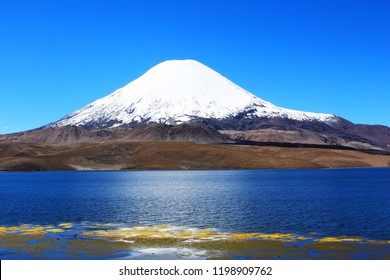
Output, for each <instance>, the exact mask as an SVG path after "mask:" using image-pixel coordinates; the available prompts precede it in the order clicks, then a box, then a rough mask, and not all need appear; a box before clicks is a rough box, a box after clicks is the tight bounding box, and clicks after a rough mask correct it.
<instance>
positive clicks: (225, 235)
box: [0, 222, 390, 259]
mask: <svg viewBox="0 0 390 280" xmlns="http://www.w3.org/2000/svg"><path fill="white" fill-rule="evenodd" d="M0 248H1V250H0V257H1V258H2V259H118V258H127V259H172V258H174V259H176V258H177V259H186V258H189V259H197V258H202V259H390V242H389V240H366V239H363V238H361V237H348V236H340V237H337V236H333V237H319V236H318V234H316V233H313V234H308V235H307V236H302V235H297V234H290V233H256V232H233V233H232V232H220V231H218V230H216V229H213V228H204V229H201V228H192V227H180V226H171V225H153V226H134V227H124V226H123V225H116V224H111V223H105V224H103V223H88V222H83V223H80V224H74V223H61V224H58V225H29V224H23V225H20V226H9V227H7V226H0Z"/></svg>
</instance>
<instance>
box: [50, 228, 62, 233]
mask: <svg viewBox="0 0 390 280" xmlns="http://www.w3.org/2000/svg"><path fill="white" fill-rule="evenodd" d="M46 231H47V232H53V233H55V232H65V230H63V229H61V228H48V229H46Z"/></svg>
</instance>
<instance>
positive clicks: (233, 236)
mask: <svg viewBox="0 0 390 280" xmlns="http://www.w3.org/2000/svg"><path fill="white" fill-rule="evenodd" d="M257 236H258V234H256V233H232V234H230V235H229V237H230V238H231V239H243V240H246V239H250V238H256V237H257Z"/></svg>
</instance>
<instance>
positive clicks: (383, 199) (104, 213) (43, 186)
mask: <svg viewBox="0 0 390 280" xmlns="http://www.w3.org/2000/svg"><path fill="white" fill-rule="evenodd" d="M0 225H1V228H0V234H1V232H3V233H2V234H8V235H7V238H8V239H7V238H5V239H4V238H3V239H4V240H7V242H8V243H10V244H11V243H12V244H13V243H15V244H18V242H22V241H23V240H24V241H23V242H27V243H28V242H30V243H28V244H29V245H36V244H37V243H36V242H41V241H36V240H37V238H36V236H40V238H41V239H42V238H43V236H45V238H48V237H52V238H53V240H54V241H53V242H54V243H55V242H57V243H58V242H60V241H61V240H63V239H64V238H65V239H66V238H68V237H73V238H74V237H76V236H78V237H80V236H83V238H84V241H85V240H87V238H91V237H98V238H100V239H101V238H102V237H104V238H108V239H110V238H111V241H113V240H125V241H126V242H127V243H133V242H135V241H134V240H132V239H131V238H130V237H138V238H144V239H145V238H150V237H151V236H154V238H165V239H166V238H171V237H174V238H175V240H176V241H177V239H178V238H179V239H180V238H182V239H183V238H184V239H183V240H182V241H185V242H187V243H191V242H192V241H193V242H198V241H199V240H200V241H202V240H203V241H210V240H233V239H234V240H237V239H240V240H251V241H253V240H257V241H258V240H267V239H268V240H279V241H280V240H281V241H286V240H287V241H294V242H296V243H295V244H299V242H302V241H304V240H309V241H310V242H312V241H315V240H316V241H321V240H322V242H326V241H332V240H333V241H334V240H336V239H337V238H338V240H342V241H343V240H344V241H347V242H348V241H361V240H371V241H373V240H375V242H379V243H381V244H388V240H390V169H388V168H387V169H386V168H382V169H380V168H378V169H335V170H253V171H118V172H42V173H7V172H5V173H0ZM26 232H27V235H28V232H30V235H29V236H30V237H31V236H33V237H32V238H27V239H26V237H25V236H24V237H23V238H25V239H22V240H18V239H17V238H16V235H18V234H19V235H23V234H26ZM9 234H11V235H9ZM31 234H32V235H31ZM34 234H35V237H34ZM240 234H241V235H240ZM10 236H11V237H10ZM54 237H55V238H54ZM127 237H129V238H127ZM15 238H16V239H15ZM332 238H333V239H332ZM144 239H142V242H144V243H145V240H144ZM160 240H161V239H160ZM176 241H175V242H176ZM4 242H5V241H3V244H1V246H2V247H7V244H4ZM45 242H46V241H45ZM73 242H74V241H73ZM148 242H150V241H148ZM310 242H307V243H310ZM54 243H53V244H54ZM168 243H169V242H168ZM15 244H14V247H15V246H16V245H15ZM53 244H52V243H51V245H53ZM175 244H176V243H175ZM55 245H56V246H55V247H56V248H57V247H58V246H57V245H59V246H60V245H62V247H64V246H65V245H66V244H61V243H59V244H55ZM155 246H157V245H156V244H154V245H153V248H154V247H155ZM241 246H242V245H241ZM262 246H264V244H263V245H262ZM386 246H387V245H386ZM49 247H50V246H49ZM65 247H66V246H65ZM81 247H82V246H81ZM149 247H150V246H149ZM142 248H143V250H146V249H148V246H146V245H145V246H143V247H142ZM159 248H160V249H161V247H159ZM175 248H177V244H176V245H175ZM8 249H9V248H8ZM8 249H7V248H5V249H4V248H3V249H2V251H1V249H0V256H1V255H3V258H9V256H10V255H9V254H10V251H7V250H8ZM182 249H183V248H182ZM42 250H43V249H42ZM381 250H383V248H382V249H381ZM385 250H388V246H387V247H385ZM17 251H18V250H16V251H15V248H14V249H12V252H13V253H12V256H13V257H12V258H17V256H20V257H21V258H25V257H26V256H27V255H23V253H20V252H17ZM1 252H3V253H2V254H1ZM153 254H154V253H153ZM252 254H253V252H252ZM49 255H50V254H49ZM49 255H45V254H43V255H42V254H41V255H38V256H37V258H48V256H49ZM309 255H310V254H309ZM86 256H87V257H86V258H88V255H86ZM32 258H34V257H32ZM60 258H61V255H60ZM64 258H67V257H64ZM74 258H77V256H76V257H74Z"/></svg>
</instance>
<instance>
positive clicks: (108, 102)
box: [48, 60, 337, 127]
mask: <svg viewBox="0 0 390 280" xmlns="http://www.w3.org/2000/svg"><path fill="white" fill-rule="evenodd" d="M240 114H241V115H245V118H283V119H290V120H295V121H317V122H324V123H327V124H330V123H332V122H334V121H335V120H336V119H337V117H336V116H334V115H330V114H317V113H308V112H302V111H295V110H289V109H284V108H281V107H277V106H275V105H273V104H271V103H270V102H267V101H265V100H262V99H260V98H258V97H257V96H255V95H253V94H252V93H250V92H248V91H246V90H245V89H243V88H241V87H239V86H238V85H236V84H234V83H233V82H231V81H230V80H228V79H227V78H225V77H223V76H222V75H220V74H219V73H217V72H215V71H214V70H212V69H210V68H209V67H207V66H205V65H203V64H202V63H200V62H197V61H195V60H168V61H165V62H162V63H160V64H158V65H156V66H154V67H153V68H151V69H150V70H149V71H147V72H146V73H145V74H143V75H142V76H141V77H139V78H138V79H136V80H134V81H132V82H131V83H129V84H127V85H126V86H124V87H122V88H120V89H118V90H116V91H114V92H113V93H111V94H109V95H107V96H105V97H103V98H101V99H98V100H96V101H95V102H92V103H90V104H88V105H87V106H85V107H83V108H81V109H80V110H77V111H75V112H73V113H71V114H69V115H67V116H65V117H64V118H62V119H60V120H59V121H57V122H54V123H51V124H49V125H48V126H49V127H56V126H65V125H84V126H87V127H115V126H122V125H124V126H131V125H135V124H139V123H166V124H179V123H183V122H190V121H193V120H199V119H218V120H222V119H227V118H234V117H236V116H237V115H240Z"/></svg>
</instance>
